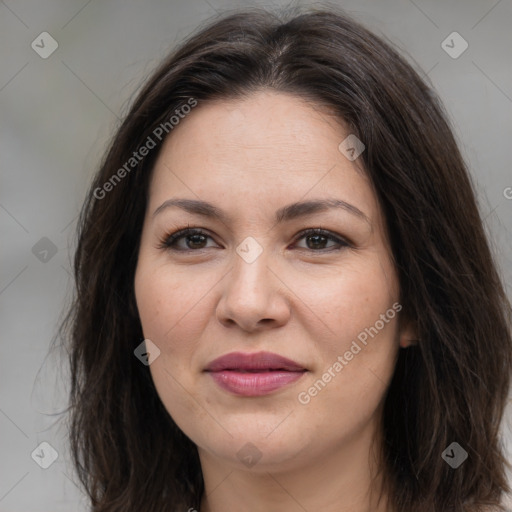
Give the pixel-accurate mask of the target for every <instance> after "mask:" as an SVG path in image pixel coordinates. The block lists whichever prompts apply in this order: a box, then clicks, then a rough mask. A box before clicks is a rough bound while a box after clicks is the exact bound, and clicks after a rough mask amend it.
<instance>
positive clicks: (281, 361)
mask: <svg viewBox="0 0 512 512" xmlns="http://www.w3.org/2000/svg"><path fill="white" fill-rule="evenodd" d="M205 372H207V373H208V374H209V375H211V377H212V378H213V380H214V382H215V383H216V384H218V385H219V386H220V387H221V388H222V389H224V390H226V391H228V392H230V393H233V394H235V395H240V396H262V395H266V394H269V393H271V392H272V391H275V390H277V389H280V388H282V387H284V386H286V385H288V384H291V383H293V382H295V381H297V380H298V379H300V378H301V377H302V376H303V375H304V373H306V372H307V369H306V368H304V367H303V366H302V365H301V364H299V363H296V362H295V361H292V360H291V359H288V358H286V357H283V356H280V355H278V354H273V353H272V352H256V353H252V354H248V353H243V352H231V353H230V354H226V355H224V356H221V357H218V358H217V359H215V360H213V361H212V362H211V363H210V364H209V365H208V366H207V367H206V369H205Z"/></svg>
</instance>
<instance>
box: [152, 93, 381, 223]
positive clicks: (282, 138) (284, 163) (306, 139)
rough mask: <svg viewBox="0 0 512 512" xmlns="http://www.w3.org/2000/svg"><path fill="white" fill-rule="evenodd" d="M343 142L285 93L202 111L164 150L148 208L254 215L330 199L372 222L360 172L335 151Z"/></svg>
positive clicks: (330, 120) (372, 207) (319, 111)
mask: <svg viewBox="0 0 512 512" xmlns="http://www.w3.org/2000/svg"><path fill="white" fill-rule="evenodd" d="M348 135H349V132H348V130H347V129H346V127H345V126H344V124H343V122H342V121H340V120H339V119H337V118H335V117H334V116H332V115H329V114H328V113H327V111H326V110H325V109H324V108H321V107H320V106H318V105H316V104H314V103H311V102H308V101H305V100H304V99H302V98H299V97H296V96H292V95H289V94H285V93H276V92H269V91H261V92H258V93H254V94H252V95H251V96H248V97H246V98H242V99H231V100H218V101H213V102H205V103H203V104H201V103H200V104H199V105H198V106H197V107H195V108H194V109H193V110H192V112H191V113H190V114H189V115H188V116H187V117H186V118H185V119H183V120H181V122H180V124H179V125H178V126H176V127H175V128H174V130H173V131H172V132H171V134H170V136H169V137H168V138H167V139H166V141H165V143H164V145H163V147H162V150H161V153H160V155H159V158H158V159H157V162H156V164H155V168H154V170H153V176H152V182H151V186H150V207H151V206H154V207H156V206H158V204H160V203H161V202H162V201H165V200H167V199H169V197H171V196H175V195H176V196H178V195H179V196H186V197H189V198H201V199H203V200H206V201H210V202H218V201H222V203H223V205H224V206H225V207H226V208H228V206H227V203H229V204H232V205H233V206H234V207H235V206H236V207H240V208H243V207H245V208H249V207H253V208H256V209H258V210H263V209H265V208H267V207H268V208H272V209H275V208H274V207H279V206H281V205H282V203H283V202H286V203H289V202H290V201H291V200H296V201H298V200H300V199H308V196H314V197H319V196H329V197H338V198H339V199H343V200H349V199H350V201H351V202H352V203H354V204H355V205H356V206H358V204H359V205H360V206H361V208H360V209H364V210H365V212H366V214H367V215H368V216H370V217H374V216H376V214H377V213H378V212H377V205H376V201H375V197H374V194H373V191H372V188H371V186H370V183H369V180H368V178H367V177H366V175H365V173H364V172H363V171H362V169H361V164H360V163H359V161H358V160H356V161H350V160H349V159H347V158H346V157H345V155H344V154H342V152H340V150H339V149H338V147H339V145H340V143H341V142H342V141H343V140H344V139H345V138H346V137H347V136H348ZM157 203H158V204H157ZM357 203H358V204H357ZM153 209H154V208H153ZM228 209H229V208H228Z"/></svg>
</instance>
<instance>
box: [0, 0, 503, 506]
mask: <svg viewBox="0 0 512 512" xmlns="http://www.w3.org/2000/svg"><path fill="white" fill-rule="evenodd" d="M304 3H307V2H293V3H288V2H286V3H285V2H278V1H275V2H273V3H269V2H266V3H264V2H261V3H260V2H242V1H225V0H190V1H187V2H186V3H185V2H178V1H177V0H173V1H167V2H166V1H163V0H153V1H148V2H143V1H141V0H139V1H136V0H130V1H124V2H123V1H121V0H115V1H104V2H101V1H99V0H89V1H87V0H73V1H67V2H65V1H63V0H61V1H57V0H55V1H50V0H46V1H40V0H38V1H36V0H32V1H29V0H27V1H17V0H5V1H0V130H1V136H0V155H1V160H0V165H1V179H2V181H1V189H0V228H1V232H2V240H4V242H3V243H2V261H1V267H0V321H1V326H2V328H1V335H2V342H1V345H0V461H1V463H0V512H7V511H9V512H21V511H23V512H35V511H38V512H43V511H44V512H50V511H51V512H59V511H66V512H69V511H70V510H86V507H85V505H86V501H85V499H84V498H83V497H81V494H80V492H79V491H78V489H77V487H76V486H75V484H74V483H73V481H76V477H75V476H74V474H73V470H72V468H71V465H70V463H69V453H68V450H67V446H66V442H65V436H66V428H65V424H64V423H63V421H62V420H60V421H58V418H59V415H58V414H56V413H58V411H59V410H62V408H63V407H64V406H65V405H66V389H67V387H66V368H65V366H62V365H61V363H60V362H59V354H58V353H49V346H50V342H51V340H52V337H53V336H54V335H55V332H56V328H57V325H58V323H59V321H60V320H61V318H62V311H63V308H64V306H65V305H66V304H67V303H68V301H69V299H70V297H71V293H72V283H71V280H70V268H71V267H70V263H71V254H72V248H73V247H74V243H75V242H74V229H75V226H76V218H77V214H78V211H79V208H80V205H81V203H82V201H83V199H84V196H85V192H86V189H87V185H88V183H89V182H90V179H91V177H92V174H93V172H94V170H95V169H96V166H97V164H98V162H99V159H100V157H101V155H102V152H103V150H104V149H105V148H106V145H107V143H108V140H109V138H110V136H111V134H112V132H113V129H114V128H115V127H116V126H117V123H118V119H119V118H120V117H122V115H123V113H124V112H126V107H127V102H128V100H129V99H130V97H131V95H132V94H133V92H134V91H136V89H137V88H138V87H139V86H140V85H141V83H142V81H143V79H144V78H145V77H146V76H147V75H148V74H149V73H150V72H151V70H152V69H154V67H155V65H156V64H157V63H158V61H159V59H161V58H162V57H163V56H164V55H165V54H166V53H167V52H168V50H169V49H170V48H171V47H172V46H174V45H175V44H176V43H177V42H179V41H180V40H181V39H182V38H183V37H185V36H186V35H187V34H188V33H189V32H190V31H191V30H192V29H194V28H195V27H196V26H197V25H198V24H199V23H200V22H202V21H203V20H205V19H206V18H208V17H210V16H211V15H213V14H215V12H216V11H223V10H225V9H226V8H236V7H243V6H247V5H262V6H263V5H267V6H272V5H273V6H284V5H301V4H304ZM333 3H335V2H333ZM337 3H338V4H339V5H342V6H343V7H345V9H346V10H347V11H348V12H349V13H350V14H352V15H353V16H354V17H355V18H356V19H358V20H359V21H361V22H363V23H364V24H366V26H368V27H369V28H370V29H373V30H374V31H376V32H377V33H378V34H381V35H382V34H383V35H385V36H386V37H388V38H389V39H390V40H391V41H393V42H394V43H395V44H397V45H398V46H399V47H400V48H401V49H402V51H403V52H405V53H406V56H407V58H408V59H409V60H410V61H411V62H412V63H413V64H414V66H416V67H417V69H421V70H423V71H422V73H423V74H424V75H427V76H428V80H430V81H431V83H432V85H433V86H434V87H435V89H436V90H437V91H438V92H439V94H440V96H441V98H442V100H443V101H444V103H445V106H446V108H447V110H448V113H449V116H450V119H451V121H452V123H453V126H454V130H455V134H456V136H457V138H458V140H459V142H460V146H461V150H462V152H463V154H464V156H465V158H466V160H467V162H468V164H469V167H470V170H471V173H472V176H473V178H474V181H475V184H476V186H477V188H478V196H479V202H480V208H481V212H482V216H483V217H484V218H485V224H486V227H487V229H488V232H489V236H491V238H492V244H493V248H494V250H495V254H496V258H497V261H498V262H499V264H500V267H501V271H502V275H503V279H504V281H505V283H506V285H507V291H508V293H509V296H510V295H512V294H511V287H510V285H511V283H512V257H511V254H512V251H511V246H512V236H511V233H512V229H511V228H512V215H511V213H512V188H509V187H512V172H511V171H510V157H509V152H510V147H511V142H510V141H511V140H512V122H511V119H512V117H511V114H512V72H511V68H510V64H509V62H510V50H511V49H512V30H511V28H512V1H511V0H492V1H491V0H489V1H487V0H471V1H467V0H466V1H463V0H460V1H448V2H443V1H435V0H414V1H412V0H385V1H376V0H374V1H369V0H367V1H361V0H357V1H356V0H339V1H338V2H337ZM44 31H46V32H49V33H50V34H51V36H52V37H53V38H54V39H55V40H56V41H57V43H58V48H57V50H56V51H55V52H54V53H53V54H52V55H50V56H49V57H48V58H46V59H43V58H41V57H40V56H39V54H38V53H36V51H35V50H34V49H33V48H32V47H31V43H32V41H34V40H36V42H38V41H39V42H40V39H39V38H38V36H39V34H41V33H42V32H44ZM454 31H457V32H458V33H460V35H461V36H462V37H463V38H464V39H465V40H466V41H467V43H468V44H469V47H468V49H467V50H466V51H465V52H464V53H462V54H461V55H460V56H459V57H458V58H452V57H451V56H450V55H448V54H447V53H446V52H445V50H444V49H443V48H442V46H441V43H442V41H444V40H445V39H446V38H447V36H448V35H449V34H451V33H452V32H454ZM39 44H40V45H41V43H39ZM448 44H450V45H452V43H451V42H450V43H448ZM453 45H454V46H455V49H457V48H460V46H459V42H455V43H453ZM45 48H46V49H48V44H46V45H45ZM42 238H43V240H42V241H41V239H42ZM36 244H37V245H36ZM34 246H35V248H34ZM45 250H46V251H48V252H46V253H45V252H44V251H45ZM55 251H56V253H55V254H53V253H54V252H55ZM510 418H511V416H510V413H509V414H508V416H507V417H506V421H505V422H504V424H503V433H504V441H505V443H506V446H507V449H508V450H509V451H510V446H511V445H512V443H510V441H511V440H512V434H511V430H510V423H511V421H510ZM43 441H46V442H48V443H50V444H51V445H52V446H53V447H54V448H55V449H56V450H57V452H58V454H59V456H58V458H57V460H56V461H55V462H54V463H53V464H52V465H51V466H50V467H48V468H47V469H42V468H41V467H39V465H37V464H36V462H35V461H34V460H33V459H32V458H31V453H32V452H33V450H34V449H36V447H37V446H38V445H39V443H41V442H43ZM37 453H39V454H41V452H40V451H39V452H38V451H36V455H35V458H37ZM46 456H47V452H46V455H45V457H46Z"/></svg>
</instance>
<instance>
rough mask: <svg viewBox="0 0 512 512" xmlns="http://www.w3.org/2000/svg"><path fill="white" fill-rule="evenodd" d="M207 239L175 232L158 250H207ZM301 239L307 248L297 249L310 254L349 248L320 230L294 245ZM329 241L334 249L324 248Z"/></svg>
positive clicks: (309, 232) (195, 230) (304, 233)
mask: <svg viewBox="0 0 512 512" xmlns="http://www.w3.org/2000/svg"><path fill="white" fill-rule="evenodd" d="M208 238H210V239H211V238H212V237H211V236H210V235H208V233H206V232H205V231H203V230H201V229H199V228H185V229H181V230H179V231H176V232H175V233H171V234H169V235H165V236H164V238H163V239H162V240H160V243H159V245H158V248H160V249H170V250H173V251H184V252H187V251H188V252H190V251H198V250H202V249H207V248H208V247H206V245H205V244H206V243H207V240H208ZM303 238H304V239H305V240H306V245H307V247H299V248H300V249H306V250H309V251H312V252H330V251H333V250H340V249H342V248H344V247H351V244H350V243H349V242H348V241H346V240H344V239H343V238H341V237H338V236H336V235H334V234H332V233H331V232H330V231H326V230H324V229H321V228H310V229H306V230H305V231H302V232H301V233H300V234H299V236H298V237H297V238H296V240H295V242H294V243H295V244H296V243H297V241H299V240H301V239H303ZM181 241H184V242H185V246H183V244H182V245H181V246H180V245H179V242H181ZM329 241H330V242H334V247H330V248H326V247H325V244H326V242H329ZM308 242H310V243H308Z"/></svg>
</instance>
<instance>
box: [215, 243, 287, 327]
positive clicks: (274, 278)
mask: <svg viewBox="0 0 512 512" xmlns="http://www.w3.org/2000/svg"><path fill="white" fill-rule="evenodd" d="M269 263H270V264H271V262H270V261H269V258H267V257H266V254H265V251H263V253H262V254H260V256H259V257H258V258H257V259H256V260H255V261H253V262H252V263H248V262H247V261H245V260H244V259H243V258H241V257H239V256H238V255H236V256H235V262H234V266H233V269H232V271H231V272H229V273H228V275H227V276H226V279H225V280H224V282H225V288H224V289H223V291H222V296H221V298H220V300H219V303H218V305H217V312H216V313H217V318H218V320H219V322H221V323H222V324H223V325H224V326H226V327H232V326H233V325H238V326H239V327H240V328H241V329H243V330H244V331H248V332H249V331H261V330H266V329H272V328H276V327H280V326H282V325H284V324H286V322H287V321H288V319H289V318H290V301H289V299H288V294H287V291H288V288H287V287H286V285H285V284H284V283H283V281H282V280H281V279H280V278H279V275H278V272H276V270H274V269H273V268H271V267H270V266H269ZM274 267H275V265H274Z"/></svg>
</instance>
